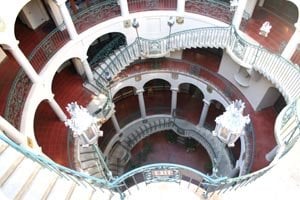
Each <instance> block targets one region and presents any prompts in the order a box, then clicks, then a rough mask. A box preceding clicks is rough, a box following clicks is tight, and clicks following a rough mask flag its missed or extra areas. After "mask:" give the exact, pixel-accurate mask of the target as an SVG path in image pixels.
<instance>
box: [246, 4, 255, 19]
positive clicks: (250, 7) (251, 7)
mask: <svg viewBox="0 0 300 200" xmlns="http://www.w3.org/2000/svg"><path fill="white" fill-rule="evenodd" d="M256 3H257V0H251V1H247V5H246V8H245V11H246V12H247V13H248V14H249V17H250V18H251V17H252V14H253V12H254V9H255V7H256Z"/></svg>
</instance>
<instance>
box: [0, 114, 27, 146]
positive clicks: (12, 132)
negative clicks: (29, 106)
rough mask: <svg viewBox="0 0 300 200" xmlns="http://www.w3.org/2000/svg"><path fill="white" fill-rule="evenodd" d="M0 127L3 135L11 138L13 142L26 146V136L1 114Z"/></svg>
mask: <svg viewBox="0 0 300 200" xmlns="http://www.w3.org/2000/svg"><path fill="white" fill-rule="evenodd" d="M0 129H1V130H2V131H3V132H4V133H5V135H6V136H7V137H8V138H9V139H11V140H13V141H14V142H15V143H17V144H20V145H23V146H28V145H27V137H26V136H25V135H24V134H22V133H20V132H19V131H18V130H17V129H16V128H15V127H13V126H12V125H11V124H10V123H9V122H8V121H6V120H5V119H4V118H3V117H2V116H0Z"/></svg>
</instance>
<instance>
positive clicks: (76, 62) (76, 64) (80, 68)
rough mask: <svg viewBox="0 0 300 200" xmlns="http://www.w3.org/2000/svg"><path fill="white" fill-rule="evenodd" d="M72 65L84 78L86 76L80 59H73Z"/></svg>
mask: <svg viewBox="0 0 300 200" xmlns="http://www.w3.org/2000/svg"><path fill="white" fill-rule="evenodd" d="M72 63H73V65H74V67H75V69H76V71H77V73H78V74H79V75H80V76H82V75H84V73H85V72H84V69H83V64H82V62H81V60H80V59H79V58H72Z"/></svg>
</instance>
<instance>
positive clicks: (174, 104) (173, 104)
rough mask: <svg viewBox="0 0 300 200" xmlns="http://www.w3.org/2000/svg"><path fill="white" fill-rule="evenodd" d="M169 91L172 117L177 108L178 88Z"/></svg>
mask: <svg viewBox="0 0 300 200" xmlns="http://www.w3.org/2000/svg"><path fill="white" fill-rule="evenodd" d="M171 91H172V101H171V115H172V114H173V112H174V111H175V110H176V107H177V93H178V88H171Z"/></svg>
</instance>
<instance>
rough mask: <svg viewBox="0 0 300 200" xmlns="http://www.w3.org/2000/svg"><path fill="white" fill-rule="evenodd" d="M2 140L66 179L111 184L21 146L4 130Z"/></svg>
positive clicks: (86, 182)
mask: <svg viewBox="0 0 300 200" xmlns="http://www.w3.org/2000/svg"><path fill="white" fill-rule="evenodd" d="M0 140H2V141H4V142H6V143H7V144H8V145H9V146H10V147H12V148H14V149H15V150H17V151H18V152H20V153H22V154H23V155H24V156H26V158H29V159H31V160H32V161H34V162H36V163H38V164H40V165H41V166H42V167H44V168H47V169H49V170H50V171H53V172H55V173H56V174H58V175H59V176H60V177H65V178H66V179H71V180H74V181H75V182H77V183H80V182H82V181H83V182H84V183H85V184H86V185H89V186H90V187H92V188H93V187H95V186H98V187H103V188H108V186H109V183H108V181H106V180H104V179H98V178H95V177H92V176H89V175H86V174H83V173H80V172H77V171H74V170H72V169H69V168H67V167H64V166H61V165H59V164H57V163H55V162H54V161H52V160H50V159H48V158H47V157H46V156H44V155H41V154H39V153H37V152H34V151H32V150H30V149H26V148H24V147H22V146H19V145H18V144H16V143H14V142H13V141H11V140H10V139H8V138H7V137H5V136H4V134H3V133H2V132H0Z"/></svg>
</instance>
